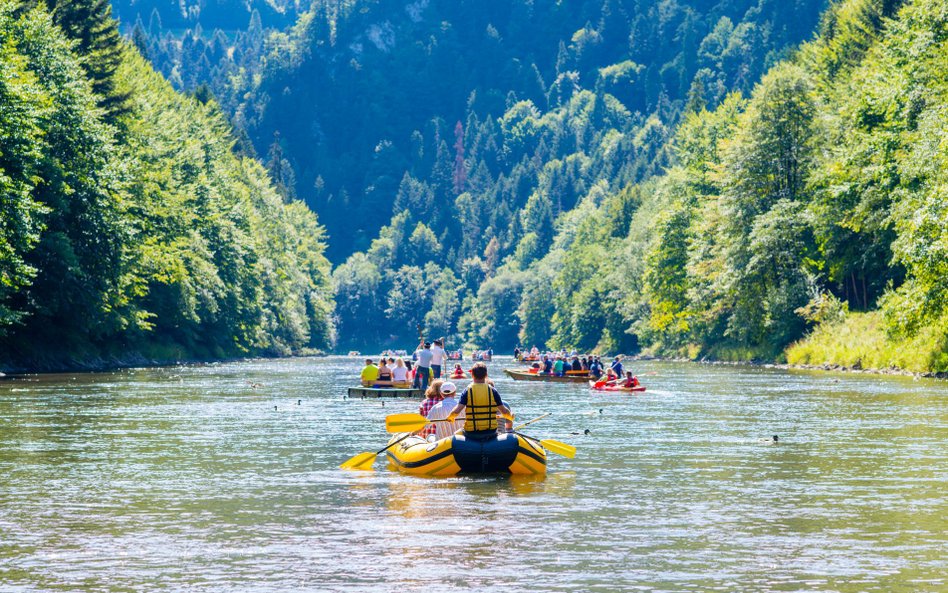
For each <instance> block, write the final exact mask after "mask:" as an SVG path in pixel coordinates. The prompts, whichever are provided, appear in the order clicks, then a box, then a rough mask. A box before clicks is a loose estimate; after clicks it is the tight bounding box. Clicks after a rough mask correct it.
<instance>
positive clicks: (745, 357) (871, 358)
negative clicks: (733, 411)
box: [635, 311, 948, 379]
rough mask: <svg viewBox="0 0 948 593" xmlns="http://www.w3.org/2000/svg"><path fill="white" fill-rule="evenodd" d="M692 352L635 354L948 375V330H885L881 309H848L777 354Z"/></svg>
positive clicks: (722, 362)
mask: <svg viewBox="0 0 948 593" xmlns="http://www.w3.org/2000/svg"><path fill="white" fill-rule="evenodd" d="M689 354H691V355H690V356H674V355H672V356H663V355H661V354H660V353H659V354H658V355H655V356H653V355H650V354H645V355H641V356H637V357H635V358H637V359H639V360H649V359H656V360H668V361H676V362H684V361H690V362H698V363H701V364H713V365H735V366H737V365H751V366H759V367H763V368H773V369H782V370H808V371H837V372H850V373H868V374H877V375H901V376H912V377H930V378H936V379H948V332H946V330H945V329H944V328H941V327H939V326H930V327H925V328H922V329H921V330H920V331H919V332H918V333H917V334H916V335H915V336H911V337H898V336H891V335H889V334H888V333H887V332H886V327H885V320H884V318H883V315H882V312H881V311H871V312H868V313H847V314H846V316H845V317H843V318H842V319H841V320H839V321H836V322H832V323H824V324H822V325H820V326H817V327H816V328H815V329H814V330H813V331H811V332H810V333H809V334H808V335H807V336H806V337H804V338H803V339H801V340H799V341H797V342H795V343H793V344H791V345H790V346H788V347H787V348H786V349H785V350H784V351H783V352H780V353H778V354H777V355H776V356H772V355H767V354H763V353H760V352H752V351H738V350H732V349H719V350H717V351H712V352H711V353H710V354H708V355H701V354H698V351H697V349H695V351H694V353H693V354H692V353H689Z"/></svg>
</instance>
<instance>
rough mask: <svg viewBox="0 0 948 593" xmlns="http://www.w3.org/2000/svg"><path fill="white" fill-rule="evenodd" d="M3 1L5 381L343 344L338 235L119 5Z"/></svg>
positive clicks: (0, 102)
mask: <svg viewBox="0 0 948 593" xmlns="http://www.w3.org/2000/svg"><path fill="white" fill-rule="evenodd" d="M48 4H49V10H47V8H46V4H45V3H42V2H27V1H13V0H2V1H0V73H2V78H0V211H2V219H0V280H2V281H0V336H2V338H0V364H2V365H3V366H4V367H6V368H9V367H10V366H13V367H30V368H63V367H71V366H82V365H85V364H94V361H95V359H102V360H105V361H108V360H112V361H121V360H126V361H128V360H132V358H133V357H135V356H139V357H149V358H157V359H164V360H173V359H181V358H219V357H224V356H233V355H242V354H250V353H273V354H278V353H287V352H290V351H291V350H294V349H299V348H303V347H306V346H313V347H325V346H327V345H328V344H329V343H330V341H331V339H332V327H331V320H330V314H331V307H332V305H331V297H330V287H329V264H328V261H327V260H326V259H325V257H324V256H323V252H324V249H325V245H324V234H323V230H322V228H321V227H320V226H319V225H318V223H317V221H316V217H315V215H314V214H313V213H312V212H311V211H310V210H309V209H308V208H307V207H306V206H305V205H304V204H302V203H300V202H289V201H285V200H284V198H283V197H281V196H280V195H279V194H278V193H277V191H276V190H275V189H274V188H273V186H272V184H271V182H270V180H269V178H268V176H267V173H266V171H265V170H264V168H263V167H261V166H260V165H259V164H258V163H256V162H254V161H252V160H249V159H246V158H241V157H239V156H237V155H235V154H234V152H233V151H232V147H233V145H234V142H235V140H234V138H233V137H232V135H231V132H230V129H229V126H228V124H227V121H226V117H225V116H224V115H223V114H222V112H221V111H220V109H219V108H218V107H217V106H216V104H215V103H214V102H213V101H207V102H201V101H199V100H196V99H193V98H186V97H184V96H182V95H179V94H177V93H175V92H174V91H173V90H172V88H171V87H170V85H169V84H168V83H167V82H166V81H165V80H163V79H162V78H161V77H160V76H159V75H158V74H156V73H155V72H154V71H153V70H152V68H151V67H150V66H149V65H148V64H147V62H145V61H144V60H143V58H142V57H141V56H139V55H138V52H137V51H136V50H135V49H134V48H133V47H131V46H130V45H128V44H127V43H125V42H124V41H122V39H121V38H120V37H119V35H118V30H117V28H116V26H115V22H114V21H113V20H112V19H111V17H110V7H109V4H108V2H105V1H104V0H81V1H70V2H54V1H51V2H49V3H48Z"/></svg>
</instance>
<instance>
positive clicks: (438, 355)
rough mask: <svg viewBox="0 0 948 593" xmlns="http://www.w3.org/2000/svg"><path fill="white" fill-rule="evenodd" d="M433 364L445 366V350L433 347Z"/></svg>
mask: <svg viewBox="0 0 948 593" xmlns="http://www.w3.org/2000/svg"><path fill="white" fill-rule="evenodd" d="M431 364H436V365H438V366H441V365H443V364H444V348H442V347H441V346H436V345H432V346H431Z"/></svg>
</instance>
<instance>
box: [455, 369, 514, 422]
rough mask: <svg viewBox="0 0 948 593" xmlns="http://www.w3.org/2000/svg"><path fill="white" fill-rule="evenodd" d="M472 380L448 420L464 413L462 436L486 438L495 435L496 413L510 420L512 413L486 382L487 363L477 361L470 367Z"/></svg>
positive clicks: (492, 387)
mask: <svg viewBox="0 0 948 593" xmlns="http://www.w3.org/2000/svg"><path fill="white" fill-rule="evenodd" d="M471 377H472V378H473V379H474V382H473V383H471V385H470V386H469V387H468V388H467V389H465V390H464V393H462V394H461V397H460V398H459V399H458V405H456V406H454V409H453V410H451V413H450V414H448V418H447V419H448V421H449V422H454V420H455V418H457V416H458V414H460V413H461V412H464V413H465V418H464V436H465V437H467V438H469V439H473V440H487V439H490V438H494V437H495V436H497V414H498V412H499V413H501V414H503V416H504V418H507V419H509V420H512V419H513V418H512V417H513V415H512V414H511V412H510V408H508V407H507V404H505V403H504V402H503V400H501V399H500V394H499V393H497V390H496V389H494V386H493V385H489V384H488V383H487V365H485V364H484V363H482V362H479V363H477V364H475V365H474V367H473V368H472V369H471Z"/></svg>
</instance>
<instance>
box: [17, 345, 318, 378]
mask: <svg viewBox="0 0 948 593" xmlns="http://www.w3.org/2000/svg"><path fill="white" fill-rule="evenodd" d="M325 355H326V353H325V352H323V351H322V350H316V349H313V348H303V349H301V350H298V351H294V352H288V353H283V354H276V353H254V354H252V355H251V354H248V355H246V356H184V355H181V356H154V355H152V356H148V355H145V354H143V353H141V352H129V353H126V354H122V355H117V354H116V355H107V356H93V357H75V358H68V357H50V358H48V359H44V360H36V361H34V362H33V363H32V364H29V365H25V364H22V363H21V364H16V363H7V362H3V361H0V379H3V378H12V377H16V376H21V375H41V374H42V375H46V374H57V373H104V372H109V371H118V370H122V369H139V368H157V367H168V366H179V365H200V364H212V363H229V362H242V361H249V360H276V359H280V358H294V357H302V356H325Z"/></svg>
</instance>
